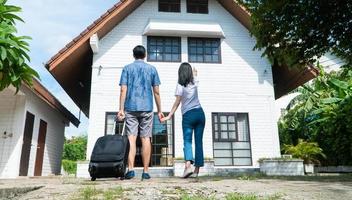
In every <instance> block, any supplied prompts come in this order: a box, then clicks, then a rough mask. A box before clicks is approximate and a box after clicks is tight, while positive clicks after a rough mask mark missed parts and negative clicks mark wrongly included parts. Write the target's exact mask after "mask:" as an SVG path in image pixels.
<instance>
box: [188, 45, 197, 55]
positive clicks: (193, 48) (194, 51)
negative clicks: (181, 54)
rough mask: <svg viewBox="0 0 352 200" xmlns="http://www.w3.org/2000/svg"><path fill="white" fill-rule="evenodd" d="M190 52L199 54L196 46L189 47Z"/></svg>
mask: <svg viewBox="0 0 352 200" xmlns="http://www.w3.org/2000/svg"><path fill="white" fill-rule="evenodd" d="M189 53H190V54H197V48H195V47H191V48H189Z"/></svg>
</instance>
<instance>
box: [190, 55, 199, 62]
mask: <svg viewBox="0 0 352 200" xmlns="http://www.w3.org/2000/svg"><path fill="white" fill-rule="evenodd" d="M189 61H190V62H196V61H197V56H195V55H190V56H189Z"/></svg>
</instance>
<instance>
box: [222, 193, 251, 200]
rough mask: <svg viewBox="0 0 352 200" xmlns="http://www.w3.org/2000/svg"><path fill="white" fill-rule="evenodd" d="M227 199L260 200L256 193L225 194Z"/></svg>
mask: <svg viewBox="0 0 352 200" xmlns="http://www.w3.org/2000/svg"><path fill="white" fill-rule="evenodd" d="M225 199H226V200H258V197H257V196H256V195H254V194H241V193H237V192H234V193H229V194H227V195H226V196H225Z"/></svg>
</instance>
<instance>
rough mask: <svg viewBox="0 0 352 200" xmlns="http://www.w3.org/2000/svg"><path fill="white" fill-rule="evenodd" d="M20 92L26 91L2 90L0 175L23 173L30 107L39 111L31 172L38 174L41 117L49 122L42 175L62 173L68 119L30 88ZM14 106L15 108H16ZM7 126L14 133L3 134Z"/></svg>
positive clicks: (29, 173)
mask: <svg viewBox="0 0 352 200" xmlns="http://www.w3.org/2000/svg"><path fill="white" fill-rule="evenodd" d="M20 93H22V94H23V93H24V94H25V95H19V94H18V95H14V92H13V91H11V90H9V89H6V90H5V91H3V92H1V93H0V178H15V177H17V176H18V174H19V165H20V159H21V151H22V144H23V131H24V124H25V115H26V112H27V111H29V112H31V113H32V114H34V115H35V120H34V128H33V136H32V148H31V152H30V160H29V169H28V176H33V175H34V165H35V159H36V153H37V152H36V150H37V142H38V133H39V123H40V119H42V120H44V121H46V122H47V134H46V140H45V150H44V160H43V169H42V175H43V176H46V175H49V174H59V173H60V170H61V155H62V150H63V142H64V130H65V119H64V118H63V117H62V115H61V113H59V112H58V111H56V110H55V109H53V108H51V107H50V106H49V105H48V104H47V103H46V102H44V101H43V100H41V99H40V98H39V97H38V96H36V95H35V94H34V93H33V92H31V91H30V90H28V89H27V88H21V91H20ZM15 103H16V106H15ZM14 106H15V107H16V109H15V112H13V108H14ZM12 113H14V114H12ZM11 127H12V129H11ZM5 130H7V131H10V132H12V133H13V137H11V138H6V139H4V138H2V137H1V136H2V135H3V132H4V131H5Z"/></svg>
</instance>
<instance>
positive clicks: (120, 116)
mask: <svg viewBox="0 0 352 200" xmlns="http://www.w3.org/2000/svg"><path fill="white" fill-rule="evenodd" d="M117 119H118V120H120V121H123V120H124V119H125V111H123V110H120V111H119V112H118V113H117Z"/></svg>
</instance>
